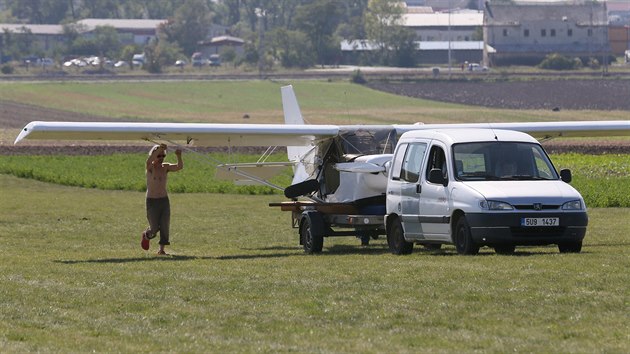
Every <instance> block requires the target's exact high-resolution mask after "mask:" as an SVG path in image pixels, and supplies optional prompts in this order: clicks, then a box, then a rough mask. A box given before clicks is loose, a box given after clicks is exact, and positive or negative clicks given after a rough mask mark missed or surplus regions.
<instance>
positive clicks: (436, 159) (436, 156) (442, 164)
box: [426, 146, 448, 180]
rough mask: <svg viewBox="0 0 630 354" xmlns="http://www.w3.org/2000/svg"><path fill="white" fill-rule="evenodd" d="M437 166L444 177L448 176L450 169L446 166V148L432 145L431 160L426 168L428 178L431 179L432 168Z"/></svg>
mask: <svg viewBox="0 0 630 354" xmlns="http://www.w3.org/2000/svg"><path fill="white" fill-rule="evenodd" d="M434 168H437V169H438V170H441V171H442V176H444V178H445V179H446V178H448V169H447V167H446V155H445V154H444V150H442V148H441V147H439V146H433V147H431V152H430V154H429V161H428V163H427V170H426V179H427V180H428V179H429V172H431V170H432V169H434Z"/></svg>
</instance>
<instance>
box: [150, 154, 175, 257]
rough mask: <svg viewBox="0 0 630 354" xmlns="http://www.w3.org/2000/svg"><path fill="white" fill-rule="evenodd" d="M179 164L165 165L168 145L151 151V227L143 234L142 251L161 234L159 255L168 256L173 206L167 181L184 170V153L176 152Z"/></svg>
mask: <svg viewBox="0 0 630 354" xmlns="http://www.w3.org/2000/svg"><path fill="white" fill-rule="evenodd" d="M175 155H176V156H177V164H170V163H165V162H164V158H165V157H166V145H165V144H161V145H155V146H154V147H153V148H151V151H149V158H147V164H146V176H147V220H148V221H149V227H148V228H147V229H146V230H144V231H143V232H142V241H141V242H140V245H141V246H142V249H144V250H148V249H149V241H150V240H151V239H152V238H154V237H155V235H156V234H157V233H158V231H159V232H160V250H159V251H158V253H157V254H158V255H166V252H165V251H164V247H165V246H166V245H170V242H169V226H170V219H171V206H170V203H169V200H168V193H167V192H166V180H167V174H168V173H169V172H175V171H179V170H181V169H182V168H184V161H183V160H182V151H181V150H179V149H178V150H175Z"/></svg>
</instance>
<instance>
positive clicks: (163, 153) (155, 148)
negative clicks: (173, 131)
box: [149, 144, 166, 161]
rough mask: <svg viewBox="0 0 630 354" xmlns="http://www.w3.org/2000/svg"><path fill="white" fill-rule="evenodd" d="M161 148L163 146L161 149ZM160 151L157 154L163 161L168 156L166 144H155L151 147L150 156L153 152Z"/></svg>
mask: <svg viewBox="0 0 630 354" xmlns="http://www.w3.org/2000/svg"><path fill="white" fill-rule="evenodd" d="M160 148H162V149H161V150H160ZM155 151H158V154H157V155H156V156H155V157H156V158H157V159H158V160H160V161H163V160H164V158H165V157H166V145H164V144H162V145H154V146H153V147H152V148H151V151H149V156H151V155H152V154H153V152H155Z"/></svg>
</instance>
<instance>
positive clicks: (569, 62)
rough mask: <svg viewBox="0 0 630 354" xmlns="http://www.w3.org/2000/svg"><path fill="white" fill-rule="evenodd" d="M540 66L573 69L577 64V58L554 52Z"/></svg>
mask: <svg viewBox="0 0 630 354" xmlns="http://www.w3.org/2000/svg"><path fill="white" fill-rule="evenodd" d="M538 67H539V68H541V69H549V70H573V69H575V67H576V65H575V60H573V59H570V58H567V57H565V56H564V55H561V54H558V53H554V54H549V55H547V56H546V57H545V59H544V60H543V61H542V62H541V63H540V64H539V65H538Z"/></svg>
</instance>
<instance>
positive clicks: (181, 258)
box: [53, 248, 301, 264]
mask: <svg viewBox="0 0 630 354" xmlns="http://www.w3.org/2000/svg"><path fill="white" fill-rule="evenodd" d="M293 250H295V249H294V248H293ZM299 255H301V254H299V253H274V254H235V255H226V256H215V257H211V256H184V255H168V256H146V257H131V258H122V257H119V258H98V259H81V260H55V261H53V262H55V263H61V264H80V263H112V264H115V263H134V262H181V261H194V260H210V259H215V260H232V259H263V258H284V257H291V256H299Z"/></svg>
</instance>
